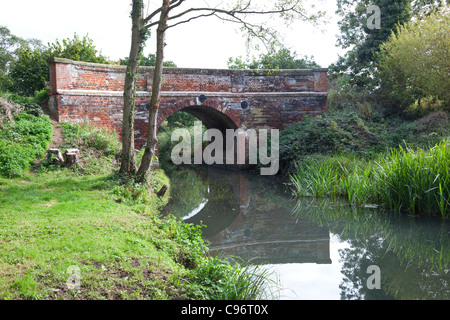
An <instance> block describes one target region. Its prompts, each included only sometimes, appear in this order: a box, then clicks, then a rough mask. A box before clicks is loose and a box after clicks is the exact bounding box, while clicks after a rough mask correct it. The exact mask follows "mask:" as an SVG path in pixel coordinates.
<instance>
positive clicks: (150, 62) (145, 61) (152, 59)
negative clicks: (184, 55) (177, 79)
mask: <svg viewBox="0 0 450 320" xmlns="http://www.w3.org/2000/svg"><path fill="white" fill-rule="evenodd" d="M128 60H129V58H128V57H126V58H123V59H119V61H118V62H119V64H120V65H125V66H126V65H127V64H128ZM155 64H156V55H155V54H153V53H150V54H149V55H148V56H147V57H146V56H144V55H142V56H141V59H140V61H139V65H140V66H147V67H154V66H155ZM163 66H164V67H172V68H176V67H177V65H176V64H175V63H174V62H173V61H164V62H163Z"/></svg>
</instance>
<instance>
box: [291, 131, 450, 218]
mask: <svg viewBox="0 0 450 320" xmlns="http://www.w3.org/2000/svg"><path fill="white" fill-rule="evenodd" d="M449 145H450V141H449V139H446V140H443V141H441V142H439V143H438V144H436V145H435V146H433V147H432V148H429V149H425V148H417V149H415V150H413V149H410V148H402V147H400V148H399V149H391V151H390V152H388V153H385V154H380V155H379V156H378V157H377V158H376V159H374V160H371V161H361V160H358V159H355V158H348V159H346V157H345V156H344V157H343V156H337V157H336V156H334V157H322V156H319V155H316V156H311V157H309V158H305V159H303V161H300V162H298V163H297V167H296V172H295V173H294V174H292V175H291V177H290V179H291V183H292V185H293V188H294V192H295V194H296V195H297V196H299V197H303V196H308V195H312V196H344V197H346V198H347V199H348V202H349V204H350V205H357V206H364V205H368V204H377V205H382V206H383V207H385V208H386V209H389V210H394V211H396V212H399V211H406V212H408V213H410V214H415V215H418V214H440V215H442V217H444V218H445V217H447V216H448V215H449V214H450V187H449V186H450V170H449V163H450V150H449Z"/></svg>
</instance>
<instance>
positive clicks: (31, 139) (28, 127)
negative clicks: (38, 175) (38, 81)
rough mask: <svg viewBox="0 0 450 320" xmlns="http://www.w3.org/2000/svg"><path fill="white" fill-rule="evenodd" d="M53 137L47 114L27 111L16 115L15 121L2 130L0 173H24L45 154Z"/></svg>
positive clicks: (0, 135) (0, 136)
mask: <svg viewBox="0 0 450 320" xmlns="http://www.w3.org/2000/svg"><path fill="white" fill-rule="evenodd" d="M51 137H52V125H51V122H50V119H49V118H48V117H47V116H41V117H36V116H35V115H33V114H29V113H27V112H21V113H19V114H18V115H16V116H15V117H14V122H10V123H7V124H6V125H5V126H4V130H2V131H0V175H3V176H5V177H14V176H21V175H23V174H24V173H25V171H26V170H27V169H28V168H29V166H30V164H31V163H32V162H33V161H34V160H35V159H36V158H40V157H42V156H43V155H44V153H45V152H46V150H47V146H48V144H49V143H50V141H51Z"/></svg>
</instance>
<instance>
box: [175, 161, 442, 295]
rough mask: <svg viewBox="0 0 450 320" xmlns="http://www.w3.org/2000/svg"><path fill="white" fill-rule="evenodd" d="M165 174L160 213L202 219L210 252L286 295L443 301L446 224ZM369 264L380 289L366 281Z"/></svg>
mask: <svg viewBox="0 0 450 320" xmlns="http://www.w3.org/2000/svg"><path fill="white" fill-rule="evenodd" d="M183 170H184V171H181V172H177V173H174V174H173V175H172V176H171V180H172V193H171V194H172V201H171V202H170V203H169V205H168V206H167V208H166V212H167V213H171V214H175V215H177V216H179V217H180V218H184V219H185V221H187V222H189V223H195V224H204V225H206V226H207V227H206V228H205V229H204V232H203V234H204V237H205V238H206V239H207V240H208V241H209V242H210V243H211V245H210V249H211V250H210V251H211V252H210V253H211V254H215V253H217V252H225V253H227V254H229V255H232V256H234V257H239V258H241V259H242V260H243V261H247V262H248V263H251V264H259V265H266V266H268V267H270V268H273V269H275V270H276V271H277V272H278V273H279V276H280V278H281V280H282V283H283V285H284V286H285V287H286V290H285V291H283V293H282V298H287V299H449V298H450V289H449V282H450V281H449V280H450V272H449V262H450V246H449V244H450V239H449V236H450V234H449V230H450V228H449V223H448V221H447V222H442V221H440V220H436V219H417V218H412V217H399V216H394V215H392V214H390V213H386V212H383V211H382V210H380V209H378V208H365V209H355V208H351V207H349V206H348V205H346V203H345V202H338V201H329V200H317V199H302V200H301V201H294V200H293V199H292V198H291V196H290V193H289V192H287V190H286V189H285V188H284V186H283V184H282V182H281V181H279V180H278V178H274V177H262V176H256V175H251V174H249V173H247V172H239V171H232V170H227V169H221V168H215V167H196V168H195V169H183ZM370 265H376V266H378V267H379V268H380V270H381V289H380V290H377V289H372V290H370V289H369V288H368V286H367V281H368V278H369V276H370V275H371V274H369V273H368V272H367V269H368V267H369V266H370Z"/></svg>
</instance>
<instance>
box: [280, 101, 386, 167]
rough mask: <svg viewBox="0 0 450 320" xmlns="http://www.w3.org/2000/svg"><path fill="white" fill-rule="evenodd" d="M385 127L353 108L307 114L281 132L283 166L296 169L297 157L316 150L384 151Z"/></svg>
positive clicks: (361, 152) (327, 152) (281, 162)
mask: <svg viewBox="0 0 450 320" xmlns="http://www.w3.org/2000/svg"><path fill="white" fill-rule="evenodd" d="M385 128H386V125H385V124H383V123H381V122H375V121H369V120H368V119H367V118H366V117H365V116H364V115H363V114H361V113H359V112H357V111H354V110H351V109H346V110H343V111H335V112H329V113H326V114H323V115H320V116H317V117H306V118H305V120H304V121H301V122H297V123H294V124H291V125H289V126H287V127H286V128H285V129H284V130H282V131H281V132H280V169H282V170H283V171H285V172H286V171H287V172H289V171H292V170H293V169H294V168H293V166H294V163H295V162H296V161H297V160H299V159H302V158H303V157H304V156H307V155H310V154H314V153H320V154H329V155H330V154H333V153H336V152H353V153H355V154H360V155H370V154H371V153H373V152H377V151H382V150H384V148H385V144H384V143H383V140H382V138H383V136H382V135H380V134H379V133H381V132H383V131H384V130H385Z"/></svg>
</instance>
